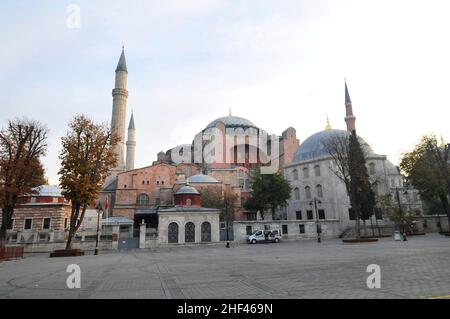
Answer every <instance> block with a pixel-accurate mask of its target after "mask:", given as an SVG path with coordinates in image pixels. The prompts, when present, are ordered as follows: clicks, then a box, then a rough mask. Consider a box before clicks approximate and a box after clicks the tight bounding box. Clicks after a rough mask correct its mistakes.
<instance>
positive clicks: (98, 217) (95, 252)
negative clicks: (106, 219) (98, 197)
mask: <svg viewBox="0 0 450 319" xmlns="http://www.w3.org/2000/svg"><path fill="white" fill-rule="evenodd" d="M95 209H96V210H97V236H96V238H95V251H94V255H98V235H99V232H100V214H101V213H102V212H103V206H102V204H101V203H100V202H99V203H98V204H97V206H96V207H95Z"/></svg>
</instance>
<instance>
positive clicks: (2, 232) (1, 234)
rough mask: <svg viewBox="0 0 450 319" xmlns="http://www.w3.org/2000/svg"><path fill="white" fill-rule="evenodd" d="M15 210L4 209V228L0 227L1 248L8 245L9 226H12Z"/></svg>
mask: <svg viewBox="0 0 450 319" xmlns="http://www.w3.org/2000/svg"><path fill="white" fill-rule="evenodd" d="M13 212H14V210H13V209H12V208H9V209H8V208H2V226H1V227H0V247H4V246H5V245H6V236H7V233H8V228H9V227H8V226H9V225H10V224H11V217H12V214H13Z"/></svg>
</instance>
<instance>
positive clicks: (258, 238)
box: [247, 230, 281, 244]
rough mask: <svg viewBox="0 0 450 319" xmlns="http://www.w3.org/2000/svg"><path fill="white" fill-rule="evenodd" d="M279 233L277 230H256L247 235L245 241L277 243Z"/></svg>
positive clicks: (279, 236)
mask: <svg viewBox="0 0 450 319" xmlns="http://www.w3.org/2000/svg"><path fill="white" fill-rule="evenodd" d="M280 241H281V235H280V231H279V230H257V231H255V232H254V233H253V234H251V235H250V236H248V237H247V243H249V244H256V243H279V242H280Z"/></svg>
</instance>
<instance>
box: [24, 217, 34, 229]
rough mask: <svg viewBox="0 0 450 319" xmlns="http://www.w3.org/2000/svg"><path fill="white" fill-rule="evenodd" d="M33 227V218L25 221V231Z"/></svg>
mask: <svg viewBox="0 0 450 319" xmlns="http://www.w3.org/2000/svg"><path fill="white" fill-rule="evenodd" d="M32 226H33V220H32V219H31V218H27V219H25V224H24V226H23V229H31V227H32Z"/></svg>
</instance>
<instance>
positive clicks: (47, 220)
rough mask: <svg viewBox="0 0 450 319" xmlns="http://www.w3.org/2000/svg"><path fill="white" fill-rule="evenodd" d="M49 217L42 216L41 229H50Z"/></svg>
mask: <svg viewBox="0 0 450 319" xmlns="http://www.w3.org/2000/svg"><path fill="white" fill-rule="evenodd" d="M50 220H51V219H50V218H44V221H43V223H42V229H50Z"/></svg>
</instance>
